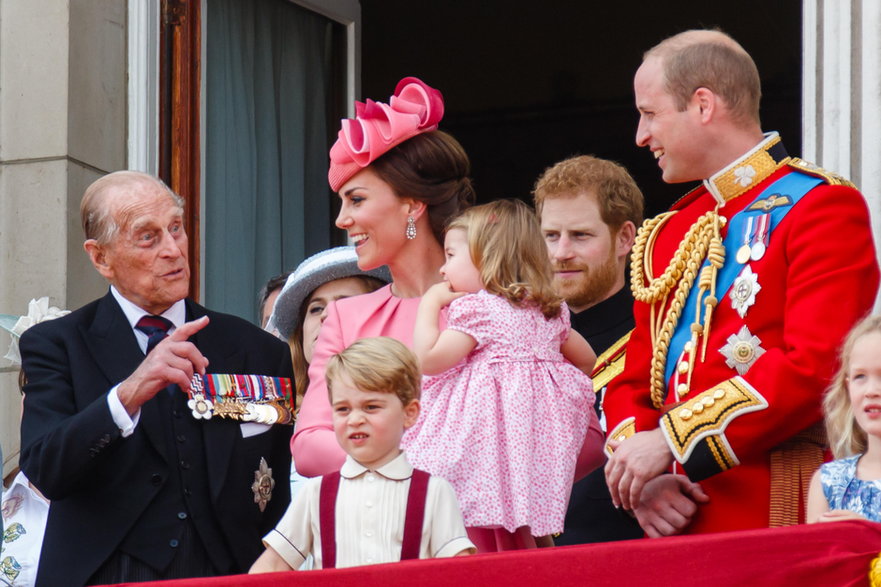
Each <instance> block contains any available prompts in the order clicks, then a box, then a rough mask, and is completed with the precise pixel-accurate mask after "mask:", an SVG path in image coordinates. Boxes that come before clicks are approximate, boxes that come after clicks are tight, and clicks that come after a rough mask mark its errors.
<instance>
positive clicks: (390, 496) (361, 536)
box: [263, 452, 474, 569]
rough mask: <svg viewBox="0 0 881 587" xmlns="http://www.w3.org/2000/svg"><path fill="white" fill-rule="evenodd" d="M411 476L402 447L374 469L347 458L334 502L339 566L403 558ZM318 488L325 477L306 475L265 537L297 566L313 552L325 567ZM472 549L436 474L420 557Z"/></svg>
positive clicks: (427, 505) (444, 485)
mask: <svg viewBox="0 0 881 587" xmlns="http://www.w3.org/2000/svg"><path fill="white" fill-rule="evenodd" d="M412 475H413V466H412V465H411V464H410V462H409V461H408V460H407V456H406V454H405V453H404V452H401V454H400V455H399V456H398V457H396V458H395V459H394V460H392V461H391V462H389V463H386V464H385V465H383V466H382V467H380V468H379V469H377V470H376V471H371V470H369V469H367V468H366V467H364V466H363V465H361V464H360V463H358V462H357V461H356V460H355V459H353V458H352V457H350V456H347V457H346V462H345V463H344V464H343V467H342V469H340V476H341V478H340V486H339V492H338V493H337V501H336V516H335V518H336V529H335V532H336V567H337V568H342V567H353V566H358V565H370V564H377V563H387V562H396V561H399V560H400V559H401V545H402V543H403V539H404V521H405V518H406V508H407V497H408V494H409V491H410V478H411V477H412ZM320 491H321V477H316V478H313V479H309V480H307V481H306V483H305V484H304V487H303V488H302V490H301V491H300V492H299V493H298V494H297V497H296V498H295V499H294V501H293V502H292V503H291V505H290V506H289V507H288V509H287V511H286V512H285V514H284V516H283V517H282V519H281V520H280V521H279V523H278V525H277V526H276V527H275V529H274V530H272V531H271V532H270V533H269V534H267V535H266V536H265V537H264V538H263V542H264V544H265V545H266V546H268V547H271V548H272V549H273V550H275V551H276V552H277V553H278V554H279V556H281V557H282V558H283V559H284V560H285V562H286V563H287V564H288V565H290V566H291V568H293V569H296V568H298V567H299V566H300V565H301V564H302V562H303V561H304V560H305V559H306V556H307V555H308V554H310V553H311V554H312V555H313V556H314V558H315V568H319V569H320V568H322V563H323V561H322V555H321V529H320V523H319V510H318V502H319V496H320ZM473 548H474V544H473V543H472V542H471V541H470V540H469V539H468V536H467V534H466V532H465V524H464V522H463V521H462V513H461V512H460V510H459V504H458V502H457V501H456V494H455V493H454V492H453V488H452V486H451V485H450V484H449V483H447V482H446V481H445V480H444V479H442V478H440V477H436V476H434V475H432V476H431V478H430V479H429V482H428V491H427V494H426V498H425V518H424V521H423V525H422V540H421V543H420V546H419V558H442V557H450V556H454V555H456V554H458V553H459V552H461V551H463V550H468V549H473ZM472 552H473V551H472Z"/></svg>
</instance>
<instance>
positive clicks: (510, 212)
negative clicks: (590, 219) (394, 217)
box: [447, 199, 562, 318]
mask: <svg viewBox="0 0 881 587" xmlns="http://www.w3.org/2000/svg"><path fill="white" fill-rule="evenodd" d="M453 229H460V230H464V231H465V233H466V234H467V235H468V249H469V252H470V253H471V259H472V261H473V262H474V266H475V267H477V269H478V271H479V272H480V278H481V280H482V281H483V284H484V288H485V289H486V291H488V292H489V293H491V294H494V295H497V296H501V297H503V298H505V299H506V300H508V301H509V302H510V303H511V304H513V305H515V306H524V305H527V304H534V305H536V306H538V308H539V309H540V310H541V313H542V314H544V316H545V318H556V317H557V316H559V315H560V307H561V303H562V298H561V297H560V296H559V295H558V294H557V293H556V291H554V286H553V270H552V269H551V262H550V260H549V259H548V250H547V246H546V245H545V242H544V239H543V238H542V236H541V227H540V226H539V224H538V219H537V218H536V217H535V213H534V212H533V211H532V209H531V208H530V207H529V206H527V205H526V204H524V203H523V202H521V201H520V200H514V199H508V200H497V201H495V202H490V203H489V204H483V205H481V206H475V207H473V208H469V209H468V210H466V211H465V212H464V213H462V214H461V215H460V216H458V217H457V218H455V219H454V220H453V221H452V222H450V224H449V226H448V227H447V230H453Z"/></svg>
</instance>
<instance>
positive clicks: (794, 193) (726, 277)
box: [664, 171, 823, 381]
mask: <svg viewBox="0 0 881 587" xmlns="http://www.w3.org/2000/svg"><path fill="white" fill-rule="evenodd" d="M821 183H823V180H822V179H821V178H819V177H814V176H812V175H807V174H805V173H800V172H798V171H793V172H792V173H789V174H787V175H784V176H783V177H781V178H780V179H778V180H777V181H775V182H774V183H772V184H771V185H769V186H768V187H767V188H765V189H764V191H762V193H760V194H759V195H758V196H756V199H755V200H753V201H752V202H751V203H750V204H749V205H748V206H746V207H745V208H744V209H743V210H741V211H740V212H738V213H737V214H735V215H734V217H733V218H731V219H730V221H729V222H728V233H727V234H726V235H725V239H724V241H723V245H724V246H725V251H726V254H725V264H724V265H723V266H722V268H721V269H719V273H718V275H716V291H719V292H721V295H717V296H716V298H717V299H718V300H719V303H720V304H721V303H722V300H723V299H724V298H725V295H726V294H727V293H728V290H729V289H730V288H731V284H733V283H734V280H735V279H737V276H738V275H739V274H740V270H741V269H742V268H743V266H744V263H738V262H737V259H735V258H734V257H735V256H734V254H733V253H734V252H735V251H737V249H738V247H739V246H740V245H741V244H742V242H741V239H742V236H743V227H744V224H745V223H746V222H747V219H748V218H750V217H756V216H760V215H762V214H765V213H767V212H766V211H765V210H764V209H762V208H757V209H755V210H751V209H750V208H752V207H753V204H755V203H756V202H758V201H759V200H763V199H765V198H768V197H770V196H771V195H772V194H779V195H781V196H786V197H788V198H789V201H790V203H789V204H786V205H779V206H777V207H775V208H773V209H772V210H771V211H770V215H771V217H770V220H769V222H768V236H769V238H770V235H771V233H772V232H773V230H774V228H775V227H776V226H777V225H778V224H779V223H780V221H781V220H783V218H784V217H785V216H786V215H787V214H788V213H789V211H790V210H792V208H793V207H794V206H795V205H796V204H797V203H798V201H799V200H801V199H802V197H804V195H805V194H807V193H808V192H809V191H811V190H812V189H814V188H815V187H816V186H817V185H819V184H821ZM707 265H709V261H707V260H705V261H704V264H703V265H702V266H701V270H703V267H706V266H707ZM698 276H700V272H698ZM698 290H699V288H698V283H697V280H695V283H694V284H693V285H692V287H691V291H690V292H689V293H688V300H686V302H685V308H684V309H683V310H682V314H680V316H679V323H678V324H676V329H675V330H674V331H673V337H672V338H671V339H670V349H669V351H668V353H667V364H666V366H665V373H664V375H665V377H666V379H664V381H670V378H671V377H672V376H673V370H674V369H675V368H676V364H677V362H678V361H679V355H681V354H682V349H683V347H684V346H685V343H687V342H688V341H689V340H691V324H692V320H693V316H694V312H695V304H697V303H698V302H699V301H700V302H703V296H702V297H701V299H700V300H698V299H697V298H698ZM706 295H709V292H704V296H706ZM705 310H706V308H705V306H704V305H703V303H701V324H703V321H704V312H705Z"/></svg>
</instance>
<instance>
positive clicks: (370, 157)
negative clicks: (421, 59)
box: [327, 77, 444, 192]
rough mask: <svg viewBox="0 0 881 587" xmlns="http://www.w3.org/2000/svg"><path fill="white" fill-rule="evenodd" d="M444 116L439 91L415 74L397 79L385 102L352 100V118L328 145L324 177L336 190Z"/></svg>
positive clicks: (345, 122)
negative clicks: (328, 162) (353, 107)
mask: <svg viewBox="0 0 881 587" xmlns="http://www.w3.org/2000/svg"><path fill="white" fill-rule="evenodd" d="M443 116H444V98H443V96H442V95H441V93H440V91H438V90H436V89H434V88H432V87H431V86H429V85H427V84H426V83H425V82H423V81H422V80H420V79H417V78H415V77H405V78H404V79H402V80H401V81H399V82H398V85H397V87H395V93H394V95H393V96H392V97H391V99H390V100H389V103H388V104H383V103H382V102H374V101H373V100H367V102H355V118H354V119H352V118H347V119H344V120H343V121H342V122H343V124H342V128H341V129H340V132H339V135H338V138H337V141H336V143H334V144H333V147H331V148H330V169H329V170H328V172H327V179H328V181H329V182H330V187H331V188H332V189H333V191H335V192H337V191H339V189H340V188H341V187H342V185H343V184H344V183H346V182H347V181H348V180H350V179H351V178H352V176H353V175H355V174H356V173H358V172H359V171H361V170H362V169H364V168H365V167H367V166H368V165H370V164H371V163H372V162H373V161H375V160H376V159H377V158H379V157H380V156H382V155H383V154H384V153H386V152H387V151H388V150H389V149H391V148H393V147H395V146H397V145H400V144H401V143H403V142H404V141H406V140H407V139H409V138H412V137H415V136H416V135H418V134H420V133H424V132H428V131H432V130H436V129H437V123H438V122H440V120H441V118H443Z"/></svg>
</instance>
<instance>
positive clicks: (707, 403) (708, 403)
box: [701, 396, 716, 408]
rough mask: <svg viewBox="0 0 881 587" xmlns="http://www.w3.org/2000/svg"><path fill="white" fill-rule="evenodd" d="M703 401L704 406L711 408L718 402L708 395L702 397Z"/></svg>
mask: <svg viewBox="0 0 881 587" xmlns="http://www.w3.org/2000/svg"><path fill="white" fill-rule="evenodd" d="M701 403H702V404H704V407H707V408H711V407H713V404H714V403H716V400H714V399H713V398H711V397H709V396H707V397H705V398H702V399H701Z"/></svg>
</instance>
